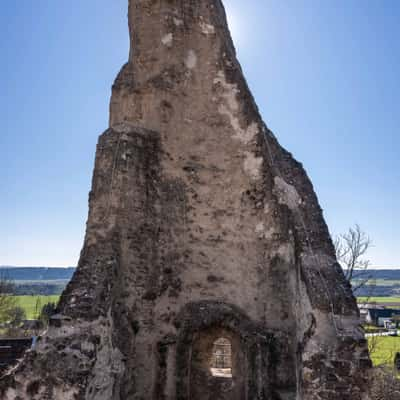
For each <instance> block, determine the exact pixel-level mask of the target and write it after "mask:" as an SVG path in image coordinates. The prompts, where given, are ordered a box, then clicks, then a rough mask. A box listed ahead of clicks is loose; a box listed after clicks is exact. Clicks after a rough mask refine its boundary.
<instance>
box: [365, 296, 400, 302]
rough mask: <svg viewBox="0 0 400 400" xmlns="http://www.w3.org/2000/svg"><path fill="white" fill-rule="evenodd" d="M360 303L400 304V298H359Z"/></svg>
mask: <svg viewBox="0 0 400 400" xmlns="http://www.w3.org/2000/svg"><path fill="white" fill-rule="evenodd" d="M357 301H358V302H359V303H364V302H366V301H367V302H368V303H399V304H400V297H357Z"/></svg>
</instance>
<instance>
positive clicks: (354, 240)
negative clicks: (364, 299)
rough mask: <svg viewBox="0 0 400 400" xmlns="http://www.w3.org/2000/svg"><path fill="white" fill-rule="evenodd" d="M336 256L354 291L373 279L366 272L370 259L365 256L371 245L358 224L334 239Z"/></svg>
mask: <svg viewBox="0 0 400 400" xmlns="http://www.w3.org/2000/svg"><path fill="white" fill-rule="evenodd" d="M334 244H335V249H336V257H337V259H338V261H339V263H340V265H341V266H342V268H343V272H344V274H345V276H346V279H347V280H348V281H349V282H351V283H352V286H353V291H354V293H355V292H357V291H358V290H360V289H361V288H362V287H364V286H366V285H367V284H368V283H370V281H371V280H372V279H373V275H372V274H370V273H368V268H369V266H370V261H369V260H368V259H366V258H365V255H366V253H367V252H368V250H369V248H370V247H371V246H372V241H371V239H370V237H369V236H368V235H367V234H366V233H365V232H364V231H363V230H362V229H361V228H360V226H359V225H357V224H356V225H355V226H354V227H350V228H349V230H348V231H347V232H346V233H344V234H341V235H339V236H337V237H336V239H335V242H334Z"/></svg>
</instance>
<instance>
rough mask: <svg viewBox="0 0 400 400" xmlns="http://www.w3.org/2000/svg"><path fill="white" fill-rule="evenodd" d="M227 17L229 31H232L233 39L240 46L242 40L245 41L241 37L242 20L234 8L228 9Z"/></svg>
mask: <svg viewBox="0 0 400 400" xmlns="http://www.w3.org/2000/svg"><path fill="white" fill-rule="evenodd" d="M226 16H227V19H228V25H229V30H230V31H231V35H232V39H233V41H234V42H235V44H239V43H240V42H241V39H243V38H242V37H241V36H242V34H241V33H240V32H241V29H240V20H239V18H238V14H237V12H235V10H234V9H233V8H232V7H229V6H228V7H226Z"/></svg>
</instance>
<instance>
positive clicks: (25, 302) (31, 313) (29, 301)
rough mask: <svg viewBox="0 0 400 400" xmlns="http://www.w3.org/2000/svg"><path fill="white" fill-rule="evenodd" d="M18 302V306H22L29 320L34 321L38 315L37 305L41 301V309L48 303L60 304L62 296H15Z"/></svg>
mask: <svg viewBox="0 0 400 400" xmlns="http://www.w3.org/2000/svg"><path fill="white" fill-rule="evenodd" d="M15 297H16V298H17V300H18V305H19V306H21V307H22V308H23V309H24V310H25V312H26V317H27V318H28V319H34V318H36V317H37V315H36V303H37V301H38V299H39V306H40V308H41V307H43V306H44V305H45V304H47V303H58V300H59V298H60V296H58V295H55V296H15Z"/></svg>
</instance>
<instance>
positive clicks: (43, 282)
mask: <svg viewBox="0 0 400 400" xmlns="http://www.w3.org/2000/svg"><path fill="white" fill-rule="evenodd" d="M75 269H76V268H75V267H67V268H54V267H12V266H0V276H5V277H7V278H8V279H10V280H12V281H14V283H15V293H16V294H18V295H25V294H26V295H56V294H60V293H61V292H62V291H63V290H64V288H65V286H66V285H67V284H68V282H69V281H70V280H71V278H72V275H73V274H74V272H75ZM365 275H368V276H369V277H372V279H371V280H370V282H369V284H368V285H366V286H364V287H363V288H361V289H360V290H359V291H358V292H357V296H384V297H400V267H399V269H369V270H368V271H366V273H365ZM365 275H364V276H365ZM353 283H354V284H356V283H357V282H356V281H355V282H353Z"/></svg>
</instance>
